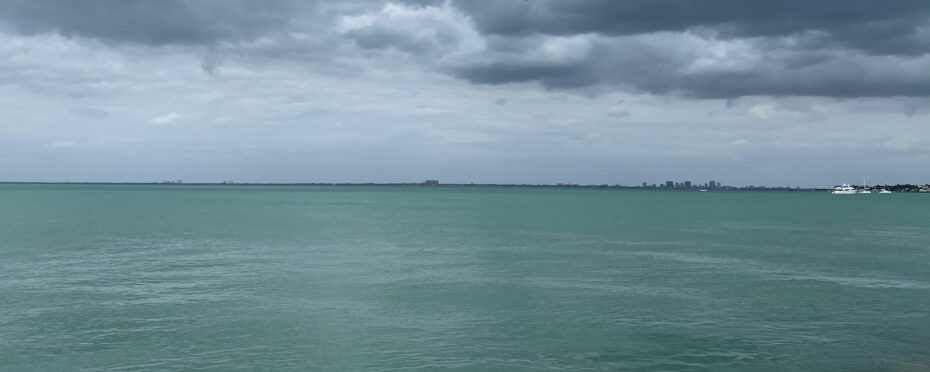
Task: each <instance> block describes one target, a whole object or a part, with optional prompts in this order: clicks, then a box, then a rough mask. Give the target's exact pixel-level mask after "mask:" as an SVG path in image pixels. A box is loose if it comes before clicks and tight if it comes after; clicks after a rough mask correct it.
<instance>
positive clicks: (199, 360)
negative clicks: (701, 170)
mask: <svg viewBox="0 0 930 372" xmlns="http://www.w3.org/2000/svg"><path fill="white" fill-rule="evenodd" d="M0 370H2V371H150V370H215V371H237V370H241V371H262V370H269V371H288V370H293V371H304V370H315V371H413V370H416V371H439V370H458V371H600V370H644V371H652V370H663V371H699V370H715V371H793V370H796V371H852V370H861V371H877V370H890V371H930V195H926V194H903V193H902V194H890V195H878V194H871V195H850V196H835V195H830V194H829V193H828V192H662V191H638V190H616V189H570V188H520V187H454V186H439V187H403V186H394V187H391V186H332V187H330V186H187V185H151V186H146V185H23V184H15V185H11V184H7V185H0Z"/></svg>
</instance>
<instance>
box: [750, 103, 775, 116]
mask: <svg viewBox="0 0 930 372" xmlns="http://www.w3.org/2000/svg"><path fill="white" fill-rule="evenodd" d="M775 112H776V109H775V105H774V104H771V103H760V104H758V105H755V106H752V107H751V108H750V109H749V113H750V114H752V116H755V117H757V118H759V119H762V120H769V119H771V118H772V116H774V115H775Z"/></svg>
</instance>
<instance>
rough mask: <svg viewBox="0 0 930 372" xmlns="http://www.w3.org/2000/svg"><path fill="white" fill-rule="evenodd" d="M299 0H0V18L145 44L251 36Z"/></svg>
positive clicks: (36, 28)
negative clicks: (77, 0) (295, 0)
mask: <svg viewBox="0 0 930 372" xmlns="http://www.w3.org/2000/svg"><path fill="white" fill-rule="evenodd" d="M299 4H300V3H299V2H287V1H280V0H271V1H245V0H232V1H220V0H198V1H184V0H131V1H123V0H99V1H87V2H83V1H79V2H74V1H48V0H3V1H0V8H2V9H3V11H2V12H0V20H2V21H3V22H5V23H6V24H7V25H8V26H9V27H11V28H12V29H13V30H15V31H17V32H20V33H22V34H27V35H29V34H38V33H46V32H56V33H59V34H61V35H63V36H68V37H72V36H81V37H89V38H96V39H99V40H102V41H107V42H131V43H142V44H150V45H165V44H210V43H215V42H218V41H224V40H233V41H235V40H242V39H251V38H254V37H256V36H259V35H261V34H263V33H265V32H267V31H268V30H271V29H277V28H279V27H281V26H282V25H284V24H286V23H287V22H288V20H289V19H290V17H292V15H293V14H295V13H294V11H295V10H296V9H298V8H299Z"/></svg>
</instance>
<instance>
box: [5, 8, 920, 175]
mask: <svg viewBox="0 0 930 372" xmlns="http://www.w3.org/2000/svg"><path fill="white" fill-rule="evenodd" d="M928 97H930V1H926V0H891V1H883V2H876V1H872V0H818V1H809V0H804V1H801V0H754V1H741V0H729V1H724V0H702V1H688V0H626V1H614V0H580V1H561V0H496V1H478V0H474V1H464V0H463V1H458V0H452V1H429V0H422V1H413V0H406V1H393V0H389V1H378V0H368V1H336V0H332V1H303V0H263V1H245V0H241V1H240V0H196V1H194V0H97V1H64V0H62V1H46V0H0V181H45V182H54V181H103V182H159V181H163V180H183V181H185V182H221V181H226V180H231V181H237V182H418V181H422V180H425V179H439V180H440V182H443V183H533V184H552V183H580V184H611V185H613V184H621V185H639V184H640V183H641V182H648V183H650V184H651V183H664V182H665V181H666V180H674V181H684V180H690V181H693V182H696V183H704V182H707V181H709V180H716V181H720V182H723V183H725V184H728V185H737V186H741V185H750V184H753V185H770V186H779V185H785V186H802V187H809V186H816V187H830V186H833V185H836V184H840V183H861V182H862V181H863V178H864V179H865V181H866V183H870V184H872V183H891V184H894V183H927V182H930V101H928Z"/></svg>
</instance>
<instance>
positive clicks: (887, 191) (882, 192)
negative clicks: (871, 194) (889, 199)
mask: <svg viewBox="0 0 930 372" xmlns="http://www.w3.org/2000/svg"><path fill="white" fill-rule="evenodd" d="M878 193H879V194H891V190H888V189H882V191H879V192H878Z"/></svg>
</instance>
